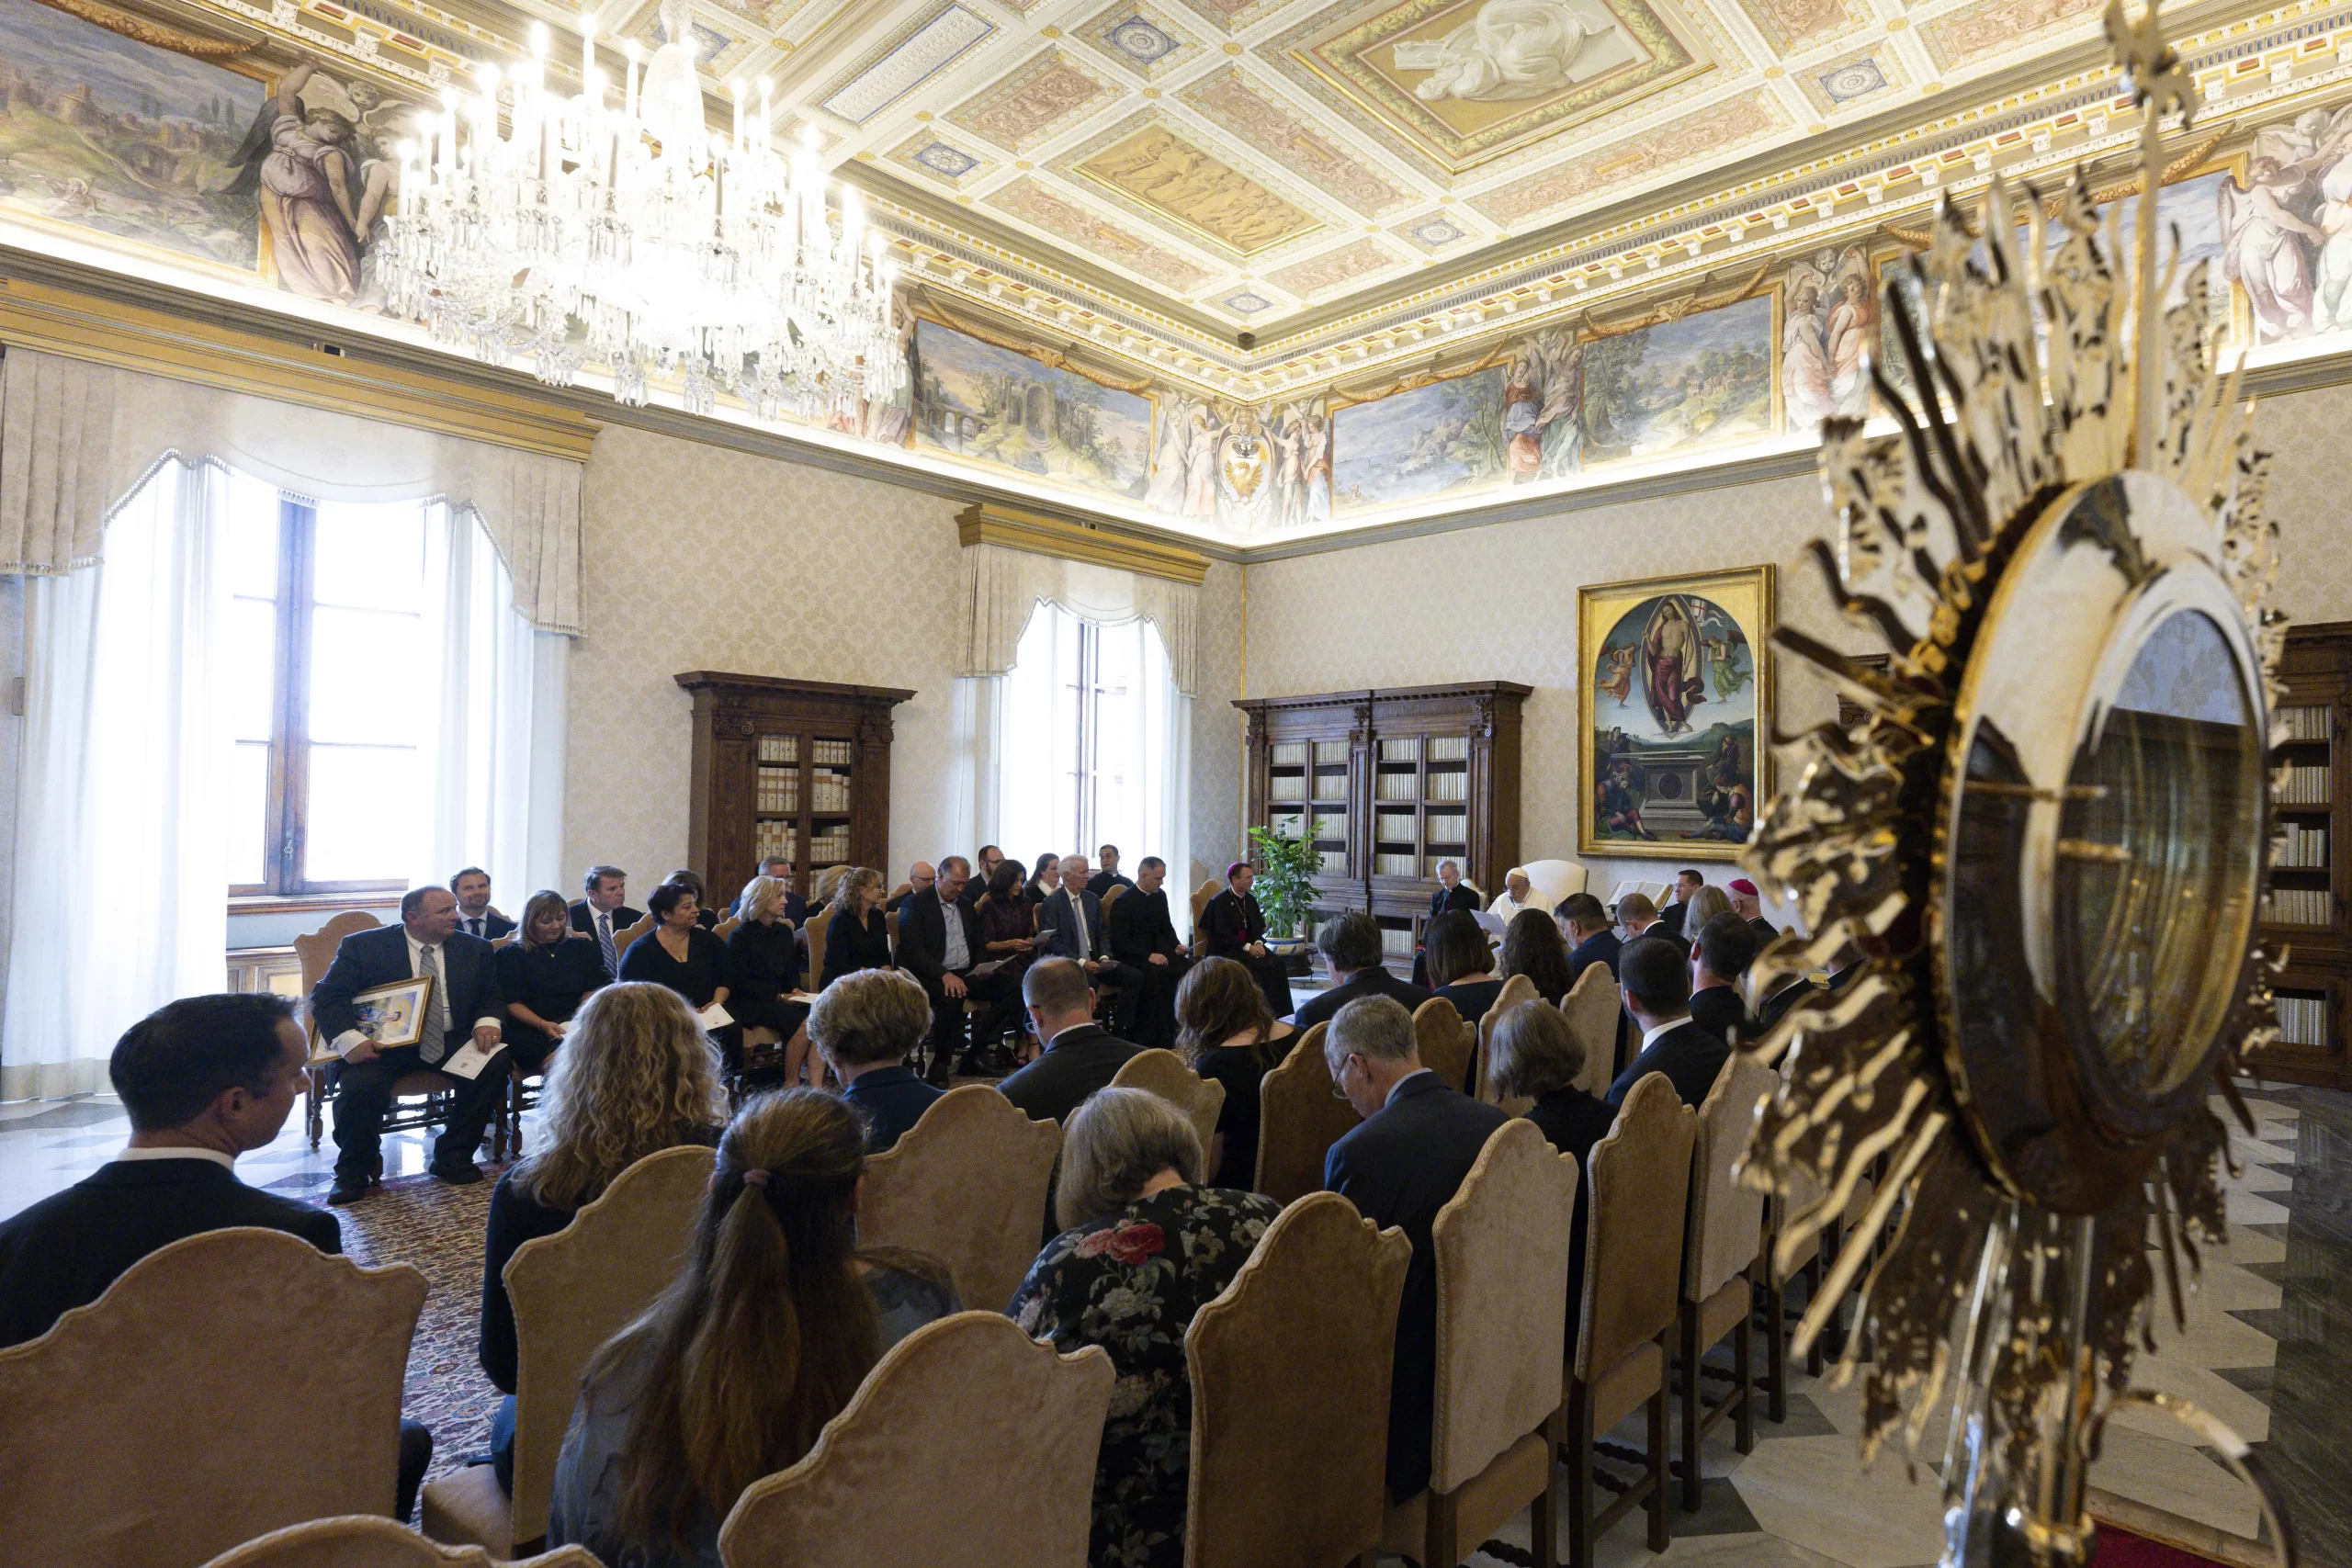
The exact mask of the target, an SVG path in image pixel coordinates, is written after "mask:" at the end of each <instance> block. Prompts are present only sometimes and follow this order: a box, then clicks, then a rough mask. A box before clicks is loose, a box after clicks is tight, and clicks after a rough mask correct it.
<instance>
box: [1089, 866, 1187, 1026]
mask: <svg viewBox="0 0 2352 1568" xmlns="http://www.w3.org/2000/svg"><path fill="white" fill-rule="evenodd" d="M1167 883H1168V863H1167V862H1166V861H1164V860H1161V859H1160V858H1159V856H1158V855H1146V856H1144V857H1143V859H1142V860H1141V861H1139V862H1137V863H1136V881H1135V886H1132V887H1130V888H1128V889H1127V890H1126V891H1125V893H1122V894H1120V895H1119V897H1118V898H1117V899H1116V900H1115V901H1114V902H1113V904H1112V905H1111V908H1110V911H1109V913H1107V914H1105V915H1104V916H1103V924H1104V925H1106V926H1108V927H1109V928H1110V931H1111V956H1112V957H1114V958H1115V959H1117V960H1118V961H1119V962H1120V963H1122V964H1127V965H1129V966H1130V967H1132V968H1133V969H1134V970H1135V972H1136V974H1137V975H1139V976H1142V977H1143V979H1142V982H1141V983H1142V990H1141V992H1140V993H1139V994H1138V996H1137V998H1136V1005H1135V1007H1134V1008H1133V1009H1131V1010H1129V1012H1128V1017H1129V1018H1130V1019H1131V1020H1133V1021H1134V1024H1135V1031H1136V1034H1135V1038H1136V1043H1137V1044H1139V1045H1172V1044H1174V1043H1175V1041H1176V987H1177V986H1178V985H1179V984H1181V983H1182V980H1183V978H1184V971H1185V970H1187V969H1189V968H1191V967H1192V964H1193V957H1192V954H1191V953H1187V952H1186V951H1185V949H1184V943H1183V941H1182V938H1180V937H1178V936H1177V934H1176V922H1175V919H1173V918H1172V917H1171V916H1170V914H1169V912H1168V887H1167Z"/></svg>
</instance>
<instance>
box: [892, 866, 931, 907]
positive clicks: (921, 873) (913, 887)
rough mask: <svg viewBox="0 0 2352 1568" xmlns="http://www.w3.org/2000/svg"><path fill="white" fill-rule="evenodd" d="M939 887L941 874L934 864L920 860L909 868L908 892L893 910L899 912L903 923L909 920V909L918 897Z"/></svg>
mask: <svg viewBox="0 0 2352 1568" xmlns="http://www.w3.org/2000/svg"><path fill="white" fill-rule="evenodd" d="M937 886H939V873H938V872H936V871H934V870H933V869H932V864H931V863H930V862H929V861H927V860H919V861H917V862H915V863H914V864H912V865H910V866H909V867H907V890H906V892H905V893H904V894H902V895H900V897H899V901H898V902H897V903H896V904H894V905H892V906H891V908H894V909H896V910H897V911H898V914H899V919H900V920H902V921H903V920H904V919H906V918H907V908H908V907H909V906H910V905H911V904H912V903H913V902H914V901H915V899H916V898H917V897H920V896H921V895H922V894H925V893H928V892H930V891H931V890H932V889H933V888H934V887H937Z"/></svg>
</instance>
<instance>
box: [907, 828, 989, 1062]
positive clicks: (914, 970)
mask: <svg viewBox="0 0 2352 1568" xmlns="http://www.w3.org/2000/svg"><path fill="white" fill-rule="evenodd" d="M971 869H972V868H971V863H969V862H967V860H965V858H964V857H963V856H962V855H949V856H947V857H946V858H945V859H944V860H942V861H941V862H940V863H939V870H938V871H937V872H936V873H935V874H933V882H932V884H931V886H927V887H923V888H921V889H918V890H917V891H915V892H913V893H910V894H908V895H907V901H906V903H905V904H904V905H903V906H901V908H900V909H899V967H900V968H902V969H904V970H906V971H907V972H908V973H910V974H911V975H912V976H914V977H915V978H916V979H917V980H920V981H922V988H923V991H924V993H925V994H926V995H927V996H929V997H930V998H931V1033H930V1036H929V1043H930V1048H931V1070H930V1072H929V1073H928V1074H927V1075H926V1076H927V1077H929V1078H930V1079H931V1081H932V1083H933V1085H935V1086H937V1087H939V1088H942V1089H944V1088H945V1087H946V1085H947V1072H948V1067H947V1063H948V1053H949V1051H950V1050H951V1049H952V1050H954V1051H955V1052H956V1055H958V1056H959V1057H960V1058H961V1059H960V1060H959V1061H957V1062H956V1071H957V1072H959V1073H978V1072H982V1071H985V1070H986V1069H985V1068H984V1067H982V1066H981V1065H980V1064H979V1063H978V1062H976V1061H974V1060H973V1059H972V1043H971V1041H970V1040H969V1039H967V1037H966V1035H965V1032H964V1003H965V1001H966V1000H967V998H969V999H974V1000H978V1001H984V1002H988V1003H990V1004H991V1007H990V1009H989V1012H988V1013H987V1014H986V1015H985V1020H986V1021H985V1022H984V1023H983V1024H982V1026H981V1030H980V1033H979V1038H980V1039H981V1040H984V1041H991V1042H993V1041H997V1040H1001V1039H1003V1038H1004V1032H1005V1031H1006V1030H1007V1029H1009V1028H1011V1027H1012V1013H1011V1010H1010V1009H1008V1008H1006V1007H1005V1005H1004V1004H1005V1003H1006V1002H1007V1001H1009V1000H1010V996H1009V993H1008V992H1007V990H1006V987H1005V984H1004V981H1003V977H1002V976H1001V973H1000V974H995V975H989V976H981V977H977V978H976V977H975V976H973V974H972V970H973V968H974V967H975V966H976V965H978V964H981V963H983V962H985V961H986V960H987V958H988V947H987V945H986V944H985V943H984V942H982V941H981V940H980V918H979V916H978V915H976V914H974V913H973V912H972V911H971V909H970V908H968V907H967V906H966V905H965V904H964V902H963V894H964V885H965V883H967V881H969V880H970V878H971Z"/></svg>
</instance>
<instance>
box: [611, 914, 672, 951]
mask: <svg viewBox="0 0 2352 1568" xmlns="http://www.w3.org/2000/svg"><path fill="white" fill-rule="evenodd" d="M661 923H662V921H661V918H660V917H659V916H656V915H651V914H647V915H641V916H639V918H638V920H637V923H636V924H635V925H630V926H623V927H622V928H621V929H620V930H619V931H615V932H614V933H613V952H614V953H616V955H618V956H620V957H623V958H626V957H628V950H629V948H630V947H631V946H632V945H633V944H634V943H635V942H636V941H637V939H638V938H639V937H641V936H643V935H645V934H646V933H647V932H648V931H651V930H652V929H653V928H654V927H655V926H658V925H660V924H661Z"/></svg>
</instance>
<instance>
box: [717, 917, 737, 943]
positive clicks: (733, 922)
mask: <svg viewBox="0 0 2352 1568" xmlns="http://www.w3.org/2000/svg"><path fill="white" fill-rule="evenodd" d="M742 923H743V917H742V916H741V915H729V916H728V917H727V918H726V919H723V920H721V921H719V922H718V924H717V925H715V926H713V927H711V928H710V934H711V935H713V936H715V937H717V938H718V940H719V941H721V942H725V941H726V940H727V939H728V938H729V937H730V936H733V935H734V934H735V928H736V927H737V926H740V925H741V924H742Z"/></svg>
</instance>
